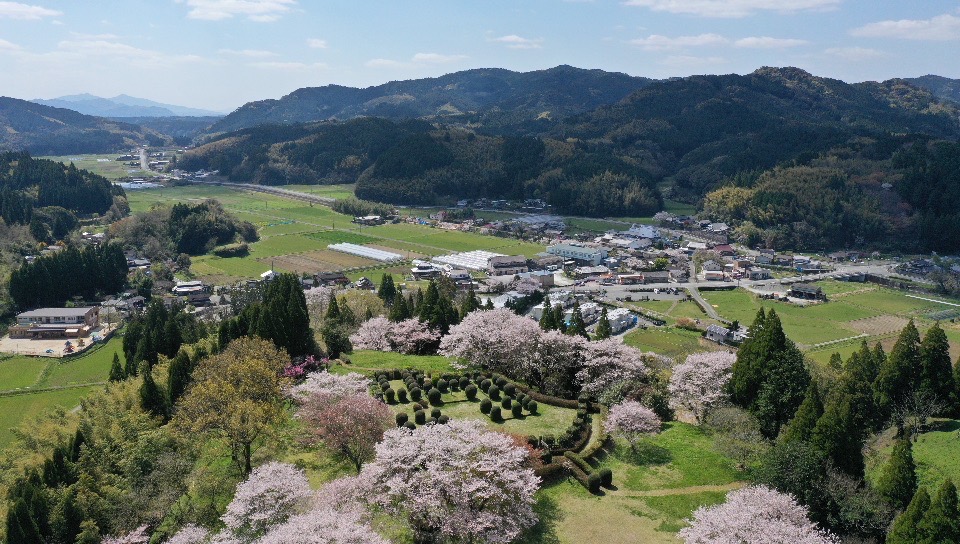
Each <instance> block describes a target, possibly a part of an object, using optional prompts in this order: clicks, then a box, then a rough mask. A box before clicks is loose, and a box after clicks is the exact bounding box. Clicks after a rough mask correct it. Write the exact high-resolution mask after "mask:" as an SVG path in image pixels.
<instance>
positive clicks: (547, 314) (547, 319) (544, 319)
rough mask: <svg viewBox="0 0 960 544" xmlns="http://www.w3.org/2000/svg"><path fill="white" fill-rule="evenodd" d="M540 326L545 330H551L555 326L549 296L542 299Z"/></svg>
mask: <svg viewBox="0 0 960 544" xmlns="http://www.w3.org/2000/svg"><path fill="white" fill-rule="evenodd" d="M540 328H541V329H543V330H545V331H552V330H554V329H556V328H557V325H556V323H555V322H554V319H553V306H551V305H550V296H549V295H548V296H546V297H544V299H543V313H542V314H540Z"/></svg>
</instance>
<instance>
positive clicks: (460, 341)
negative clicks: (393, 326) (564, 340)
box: [440, 309, 541, 375]
mask: <svg viewBox="0 0 960 544" xmlns="http://www.w3.org/2000/svg"><path fill="white" fill-rule="evenodd" d="M540 333H541V330H540V326H539V325H537V323H536V322H534V321H533V320H531V319H527V318H526V317H521V316H518V315H517V314H515V313H513V312H512V311H510V310H507V309H498V310H486V311H474V312H470V313H469V314H467V316H466V317H465V318H463V321H461V322H460V323H459V324H458V325H454V326H453V327H450V333H449V334H447V335H446V336H444V337H443V339H442V340H441V341H440V354H441V355H445V356H447V357H451V358H454V359H457V360H458V361H457V364H458V365H459V366H462V367H468V368H476V369H486V370H492V371H495V372H502V373H505V374H510V375H514V373H515V370H516V369H517V368H520V367H521V366H523V365H526V364H528V362H529V360H530V358H531V356H532V355H533V354H534V353H535V352H536V348H537V343H538V340H539V338H540Z"/></svg>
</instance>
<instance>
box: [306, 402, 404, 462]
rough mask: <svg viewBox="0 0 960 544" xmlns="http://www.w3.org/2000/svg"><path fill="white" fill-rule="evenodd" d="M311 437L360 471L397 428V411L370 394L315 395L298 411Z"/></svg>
mask: <svg viewBox="0 0 960 544" xmlns="http://www.w3.org/2000/svg"><path fill="white" fill-rule="evenodd" d="M297 416H298V417H299V418H300V419H301V420H303V422H304V424H305V427H306V432H307V434H308V435H309V436H310V437H311V438H312V441H314V442H320V441H322V442H323V443H324V444H326V445H327V447H329V448H330V449H331V450H333V451H335V452H336V453H337V454H339V455H341V456H343V457H344V458H345V459H347V460H348V461H350V462H351V463H353V466H354V467H356V469H357V472H360V467H361V466H362V465H363V463H364V461H367V460H369V459H372V458H373V454H374V452H375V449H374V448H375V446H376V444H377V442H379V441H380V439H381V438H383V433H384V432H385V431H386V430H387V429H390V428H391V427H393V426H394V425H395V419H394V415H393V410H391V409H390V407H389V406H387V405H386V404H384V403H382V402H380V401H379V400H377V399H375V398H373V397H371V396H370V395H368V394H366V393H354V394H351V395H345V396H339V397H333V398H331V397H329V396H328V395H325V394H317V395H311V396H310V397H308V398H306V399H304V400H303V401H302V403H301V405H300V408H299V409H298V410H297Z"/></svg>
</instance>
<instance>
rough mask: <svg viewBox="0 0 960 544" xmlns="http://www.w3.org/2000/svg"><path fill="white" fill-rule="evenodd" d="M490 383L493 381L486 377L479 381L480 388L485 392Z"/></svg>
mask: <svg viewBox="0 0 960 544" xmlns="http://www.w3.org/2000/svg"><path fill="white" fill-rule="evenodd" d="M492 385H493V382H491V381H490V380H488V379H484V380H482V381H481V382H480V390H481V391H483V392H484V393H486V392H487V391H488V390H489V389H490V387H491V386H492Z"/></svg>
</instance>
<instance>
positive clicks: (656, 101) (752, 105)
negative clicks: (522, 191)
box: [551, 68, 960, 202]
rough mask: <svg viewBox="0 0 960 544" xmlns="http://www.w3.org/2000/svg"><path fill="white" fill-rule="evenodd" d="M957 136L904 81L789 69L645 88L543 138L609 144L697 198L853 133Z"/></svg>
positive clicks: (950, 120) (949, 108)
mask: <svg viewBox="0 0 960 544" xmlns="http://www.w3.org/2000/svg"><path fill="white" fill-rule="evenodd" d="M891 133H896V134H924V135H928V136H931V137H935V138H951V139H952V138H956V137H957V136H958V135H960V122H958V106H957V105H956V104H953V103H949V102H941V101H939V100H938V99H937V98H935V97H934V96H933V94H932V93H931V92H930V91H927V90H924V89H920V88H918V87H915V86H912V85H910V84H909V83H907V82H906V81H904V80H890V81H885V82H883V83H876V82H866V83H857V84H848V83H844V82H842V81H839V80H835V79H827V78H822V77H816V76H813V75H811V74H809V73H807V72H805V71H803V70H800V69H798V68H761V69H759V70H757V71H755V72H753V73H751V74H748V75H744V76H740V75H722V76H693V77H687V78H683V79H676V80H671V81H663V82H657V83H654V84H652V85H650V86H648V87H646V88H644V89H642V90H640V91H637V92H636V93H633V94H632V95H630V96H629V97H628V98H626V99H625V100H623V101H622V102H620V103H618V104H615V105H610V106H602V107H600V108H598V109H597V110H595V111H592V112H589V113H585V114H582V115H579V116H575V117H573V118H570V119H567V120H565V121H564V122H563V123H561V124H560V126H558V127H556V128H555V129H554V131H553V132H552V133H551V135H552V136H553V137H555V138H557V139H566V138H571V137H572V138H576V139H579V140H584V141H592V142H597V145H606V146H609V147H610V152H611V153H614V154H618V155H623V156H627V157H631V158H633V159H635V160H637V161H641V162H642V164H643V165H644V168H645V169H647V170H648V171H650V172H652V173H654V174H655V175H657V176H659V177H662V178H664V179H665V180H667V181H669V182H671V183H670V185H671V186H672V190H673V191H674V192H673V195H672V196H674V197H679V198H684V199H687V200H690V201H694V202H695V201H697V200H698V199H699V198H700V197H702V196H703V194H704V193H705V192H706V191H709V190H710V189H712V188H713V187H715V186H716V185H717V184H718V183H720V182H721V180H723V179H725V178H727V177H730V176H733V175H735V174H737V173H739V172H744V171H751V170H765V169H767V168H770V167H773V166H774V165H776V164H778V163H780V162H782V161H790V160H794V159H797V158H802V157H809V156H816V154H818V153H821V152H823V151H826V150H827V149H830V148H832V147H834V146H836V145H838V144H840V143H843V142H846V141H848V140H850V139H851V138H854V137H857V136H867V137H873V136H882V135H887V134H891Z"/></svg>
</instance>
